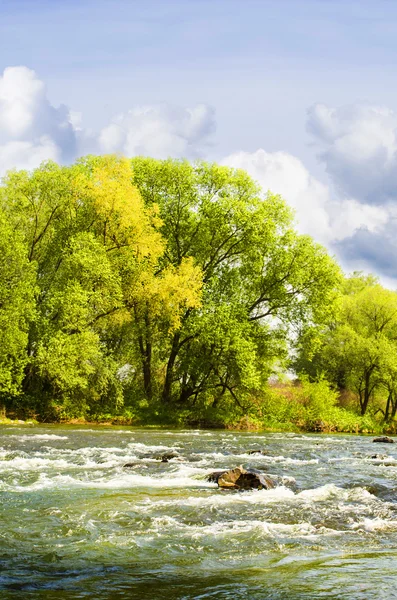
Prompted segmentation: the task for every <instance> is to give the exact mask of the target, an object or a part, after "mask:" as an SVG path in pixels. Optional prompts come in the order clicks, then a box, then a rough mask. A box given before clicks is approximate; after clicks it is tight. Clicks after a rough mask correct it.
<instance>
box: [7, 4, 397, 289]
mask: <svg viewBox="0 0 397 600" xmlns="http://www.w3.org/2000/svg"><path fill="white" fill-rule="evenodd" d="M396 34H397V3H396V2H395V1H394V0H383V1H382V0H379V1H378V2H376V3H375V2H374V1H373V0H371V1H366V0H360V1H354V2H353V1H349V0H343V1H342V0H333V1H332V2H330V1H328V0H228V1H226V0H183V1H182V0H162V1H159V0H146V1H141V0H131V1H127V0H96V1H91V0H80V1H75V0H63V1H60V0H51V1H50V0H48V1H40V0H30V1H28V0H0V73H3V72H4V76H3V85H2V84H1V83H0V171H4V170H5V169H6V168H10V167H11V166H16V167H26V166H27V167H29V168H30V167H32V166H35V165H36V163H37V162H38V161H39V160H42V159H43V158H55V159H58V160H70V158H71V157H73V156H74V155H78V154H79V153H82V152H84V151H120V152H124V153H129V154H131V153H136V152H140V153H142V152H143V153H147V154H153V155H157V156H163V155H167V156H168V155H175V156H182V155H186V156H188V157H189V158H195V157H197V156H202V157H204V158H209V159H214V160H219V161H222V162H225V164H232V165H233V166H244V168H246V169H247V170H248V171H249V172H250V173H251V174H252V175H253V176H254V177H255V178H256V179H258V181H260V183H261V184H262V185H263V187H264V188H265V189H268V188H269V187H271V188H272V189H273V190H274V191H276V192H280V193H282V194H283V195H284V196H285V197H286V199H287V201H289V202H290V203H291V204H292V205H293V206H294V208H295V209H296V212H297V218H298V221H299V223H300V225H299V226H300V228H301V230H302V231H304V232H308V233H310V234H311V235H314V237H317V238H318V239H319V241H320V242H322V243H324V244H326V245H327V246H328V247H329V248H330V251H331V252H334V253H336V254H337V256H338V258H339V260H341V261H342V263H343V266H344V267H345V268H346V269H347V270H351V269H354V268H363V269H364V270H371V271H375V272H377V273H378V274H379V275H380V276H381V277H382V280H383V281H384V282H385V283H387V284H388V285H391V286H394V285H395V280H396V279H397V264H395V263H394V261H393V258H392V257H393V256H396V257H397V244H396V242H394V237H397V236H395V235H394V225H393V223H394V222H395V221H394V219H395V213H396V204H397V193H396V192H394V189H395V187H394V184H395V183H396V184H397V178H396V181H395V176H394V166H396V172H397V159H396V158H395V154H396V149H397V136H396V133H395V132H396V130H397V117H396V110H397V84H396V77H395V73H396V66H397V65H396V63H397V42H396V40H397V36H396ZM9 67H17V68H18V67H26V69H25V70H23V69H22V70H21V69H20V70H19V71H18V70H17V71H15V69H14V70H10V69H9V70H8V71H4V70H5V69H7V68H9ZM28 69H30V71H28ZM32 72H34V73H33V74H32ZM1 86H2V87H1ZM2 89H3V91H1V90H2ZM15 98H17V100H15ZM61 105H64V107H65V108H63V109H62V108H59V107H60V106H61ZM15 106H17V107H18V110H16V109H15ZM68 115H69V116H68ZM21 122H23V123H25V124H26V126H25V125H24V127H22V126H20V123H21ZM65 131H66V134H65ZM258 152H259V153H258ZM1 161H3V163H2V162H1ZM14 163H15V164H14ZM275 187H276V188H277V189H275ZM368 190H370V193H369V192H368ZM381 242H382V243H381ZM380 246H381V247H380ZM375 247H376V252H375V250H374V248H375Z"/></svg>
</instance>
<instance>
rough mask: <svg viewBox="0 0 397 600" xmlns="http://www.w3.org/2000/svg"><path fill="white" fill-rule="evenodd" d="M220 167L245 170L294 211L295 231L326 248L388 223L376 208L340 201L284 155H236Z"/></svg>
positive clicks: (261, 151)
mask: <svg viewBox="0 0 397 600" xmlns="http://www.w3.org/2000/svg"><path fill="white" fill-rule="evenodd" d="M222 162H223V164H227V165H229V166H231V167H235V168H240V169H244V170H245V171H247V172H248V173H249V174H250V175H251V177H253V179H255V180H256V181H257V182H258V183H259V184H260V186H261V187H262V189H263V190H264V191H267V190H270V191H271V192H273V193H275V194H280V195H281V196H283V198H284V199H285V200H286V201H287V202H288V204H289V205H290V206H292V207H293V208H294V209H295V212H296V218H297V222H298V228H299V229H300V231H301V232H302V233H308V234H309V235H312V236H313V237H314V238H315V239H316V240H318V241H320V242H322V243H324V244H326V245H329V244H332V242H333V241H334V240H336V239H342V238H344V237H346V236H350V235H352V234H353V233H354V231H355V230H356V229H357V227H360V226H364V227H367V228H369V230H373V229H374V228H376V227H377V226H378V225H381V224H383V223H384V222H385V221H386V220H387V213H386V212H385V211H384V210H383V209H380V208H378V207H373V206H367V205H361V204H360V203H359V202H357V201H355V200H352V199H348V200H345V201H343V202H342V201H340V200H338V199H336V198H334V197H333V196H332V195H331V192H330V189H329V187H328V186H326V185H324V184H323V183H321V182H320V181H318V180H317V179H315V178H314V177H312V176H311V175H310V173H309V171H308V170H307V169H306V167H305V166H304V165H303V163H302V162H301V161H300V160H299V159H297V158H296V157H295V156H291V154H287V153H286V152H273V153H272V152H265V150H262V149H260V150H257V151H256V152H252V153H249V152H237V153H235V154H232V155H230V156H228V157H226V158H225V159H223V161H222Z"/></svg>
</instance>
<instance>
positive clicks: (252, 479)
mask: <svg viewBox="0 0 397 600" xmlns="http://www.w3.org/2000/svg"><path fill="white" fill-rule="evenodd" d="M208 481H212V482H214V483H217V484H218V486H219V487H221V488H234V489H243V490H251V489H256V490H263V489H265V490H270V489H272V488H274V487H276V483H275V481H273V479H271V477H269V476H268V475H265V473H262V472H261V471H257V470H256V469H247V470H246V469H244V468H243V467H241V466H240V467H236V468H235V469H231V470H230V471H216V472H215V473H211V474H210V475H209V476H208Z"/></svg>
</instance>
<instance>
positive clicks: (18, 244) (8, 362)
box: [0, 210, 35, 401]
mask: <svg viewBox="0 0 397 600" xmlns="http://www.w3.org/2000/svg"><path fill="white" fill-rule="evenodd" d="M26 254H27V252H26V247H25V245H24V243H23V239H22V238H21V236H20V235H19V234H18V232H16V231H14V230H13V229H12V227H11V226H10V224H9V223H7V220H6V216H5V214H4V213H3V211H1V210H0V330H1V343H0V399H1V400H3V401H4V400H5V399H6V398H7V397H9V396H14V395H17V394H18V393H19V392H20V385H21V381H22V378H23V373H24V368H25V365H26V362H27V358H28V357H27V355H26V345H27V339H28V329H29V324H30V323H31V322H32V321H33V319H34V316H35V315H34V291H35V269H34V265H31V264H30V263H29V261H28V259H27V256H26Z"/></svg>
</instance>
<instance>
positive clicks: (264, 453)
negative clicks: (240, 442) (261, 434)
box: [247, 450, 267, 456]
mask: <svg viewBox="0 0 397 600" xmlns="http://www.w3.org/2000/svg"><path fill="white" fill-rule="evenodd" d="M247 454H262V455H263V456H266V455H267V454H266V450H248V452H247Z"/></svg>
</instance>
